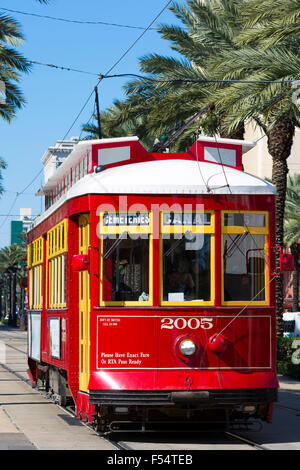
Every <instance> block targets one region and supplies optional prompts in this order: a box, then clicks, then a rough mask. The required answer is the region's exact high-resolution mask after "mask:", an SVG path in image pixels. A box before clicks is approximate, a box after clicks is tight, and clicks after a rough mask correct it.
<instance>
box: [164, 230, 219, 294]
mask: <svg viewBox="0 0 300 470" xmlns="http://www.w3.org/2000/svg"><path fill="white" fill-rule="evenodd" d="M162 243H163V300H164V301H174V302H175V301H176V302H186V301H198V302H201V301H209V300H211V269H210V265H211V235H210V234H196V235H194V238H191V237H190V236H189V235H188V234H163V235H162Z"/></svg>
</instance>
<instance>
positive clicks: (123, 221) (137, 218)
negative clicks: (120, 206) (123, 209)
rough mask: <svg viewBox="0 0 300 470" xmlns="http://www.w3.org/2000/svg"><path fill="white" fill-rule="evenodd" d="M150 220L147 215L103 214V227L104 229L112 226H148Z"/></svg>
mask: <svg viewBox="0 0 300 470" xmlns="http://www.w3.org/2000/svg"><path fill="white" fill-rule="evenodd" d="M149 222H150V218H149V214H147V213H144V214H142V213H137V214H127V213H124V214H120V213H113V214H104V215H103V225H104V227H112V226H125V227H126V226H130V225H135V226H136V225H146V226H147V225H149Z"/></svg>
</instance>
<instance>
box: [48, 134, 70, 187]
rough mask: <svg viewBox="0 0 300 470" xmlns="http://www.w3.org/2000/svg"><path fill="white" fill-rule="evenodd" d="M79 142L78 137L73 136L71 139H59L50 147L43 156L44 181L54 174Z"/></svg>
mask: <svg viewBox="0 0 300 470" xmlns="http://www.w3.org/2000/svg"><path fill="white" fill-rule="evenodd" d="M77 142H78V137H71V139H70V140H57V142H56V143H55V144H54V145H53V146H51V147H49V148H48V149H47V150H46V152H45V153H44V155H43V156H42V158H41V161H42V163H43V165H44V183H47V181H48V179H50V178H51V176H53V174H54V173H55V171H56V170H57V168H58V167H59V166H60V165H61V164H62V163H63V162H64V160H65V159H66V158H67V157H68V156H69V154H70V153H71V152H72V150H73V148H74V147H75V145H76V143H77Z"/></svg>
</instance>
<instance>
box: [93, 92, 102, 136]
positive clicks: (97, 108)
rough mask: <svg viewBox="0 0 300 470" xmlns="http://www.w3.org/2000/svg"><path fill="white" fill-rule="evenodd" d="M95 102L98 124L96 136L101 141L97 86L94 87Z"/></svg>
mask: <svg viewBox="0 0 300 470" xmlns="http://www.w3.org/2000/svg"><path fill="white" fill-rule="evenodd" d="M95 100H96V111H97V122H98V136H99V139H102V131H101V121H100V108H99V96H98V86H95Z"/></svg>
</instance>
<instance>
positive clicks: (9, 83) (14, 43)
mask: <svg viewBox="0 0 300 470" xmlns="http://www.w3.org/2000/svg"><path fill="white" fill-rule="evenodd" d="M22 42H23V34H22V33H21V27H20V24H19V23H18V22H17V21H16V20H14V19H13V18H11V17H9V16H6V15H0V83H1V91H2V92H4V95H5V97H4V99H3V96H2V99H1V101H0V116H1V117H2V118H3V119H5V120H6V121H8V122H10V121H11V120H12V118H13V117H14V116H15V113H16V110H17V109H19V108H21V107H22V106H23V105H24V102H25V100H24V96H23V94H22V92H21V91H20V89H19V88H18V86H17V84H18V82H19V81H20V78H21V74H22V73H27V72H29V70H30V64H29V62H28V61H27V60H26V59H25V58H24V57H23V56H22V55H21V54H20V53H19V52H17V50H16V49H15V48H16V47H18V46H20V45H21V44H22Z"/></svg>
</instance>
